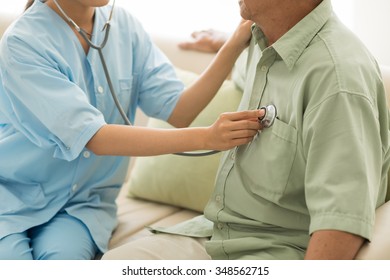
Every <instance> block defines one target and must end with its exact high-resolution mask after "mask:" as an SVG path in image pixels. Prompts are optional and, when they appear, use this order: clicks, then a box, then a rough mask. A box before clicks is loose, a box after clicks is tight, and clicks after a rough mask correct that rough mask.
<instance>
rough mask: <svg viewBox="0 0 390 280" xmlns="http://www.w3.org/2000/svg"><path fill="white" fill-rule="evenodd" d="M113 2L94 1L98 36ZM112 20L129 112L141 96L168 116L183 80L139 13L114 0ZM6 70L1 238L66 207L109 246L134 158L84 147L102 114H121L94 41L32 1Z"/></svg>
mask: <svg viewBox="0 0 390 280" xmlns="http://www.w3.org/2000/svg"><path fill="white" fill-rule="evenodd" d="M110 11H111V7H103V8H97V9H96V13H95V25H94V30H93V36H92V40H93V42H94V43H95V44H100V43H101V42H102V40H103V38H104V32H101V30H102V27H103V26H104V24H105V22H106V19H107V18H108V17H109V13H110ZM111 25H112V28H111V32H110V38H109V40H108V43H107V45H106V46H105V48H104V49H103V53H104V55H105V58H106V61H107V64H108V68H109V72H110V74H111V77H112V80H113V83H114V87H115V90H116V92H117V94H118V98H119V100H120V102H121V104H122V106H123V108H124V110H125V111H126V112H127V114H128V117H129V118H130V120H131V121H132V122H133V121H134V116H135V111H136V108H137V107H138V106H139V107H140V108H141V109H142V110H143V111H144V112H145V113H146V114H147V115H149V116H152V117H155V118H160V119H163V120H166V119H167V118H168V117H169V116H170V114H171V112H172V110H173V108H174V107H175V105H176V103H177V100H178V98H179V94H180V92H182V90H183V84H182V83H181V82H180V81H179V80H178V79H177V77H176V74H175V71H174V69H173V67H172V66H171V64H170V63H169V61H168V60H167V58H166V57H165V56H164V55H163V54H162V52H161V51H160V50H159V49H157V48H156V46H155V45H154V44H153V43H152V42H151V39H150V38H149V36H148V35H147V34H146V33H145V32H144V30H143V28H142V26H141V25H140V23H139V22H138V21H137V20H136V19H135V18H133V17H132V16H131V15H129V14H128V13H127V12H126V11H125V10H123V9H121V8H119V7H116V8H115V11H114V17H113V20H112V23H111ZM0 75H1V83H0V155H1V159H0V239H1V238H3V237H5V236H7V235H9V234H12V233H16V232H23V231H26V230H27V229H29V228H31V227H34V226H37V225H40V224H43V223H45V222H47V221H49V220H50V219H51V218H52V217H53V216H54V215H55V214H56V213H58V212H59V211H66V212H67V213H69V214H70V215H72V216H74V217H76V218H78V219H80V220H81V221H83V222H84V223H85V225H86V226H87V227H88V229H89V230H90V232H91V235H92V237H93V238H94V240H95V242H96V244H97V246H98V247H99V249H100V250H101V251H103V252H104V251H106V250H107V244H108V241H109V238H110V236H111V233H112V231H113V229H114V228H115V226H116V206H115V199H116V197H117V194H118V191H119V189H120V187H121V184H122V183H123V181H124V178H125V175H126V171H127V167H128V161H129V159H128V158H127V157H114V156H113V157H110V156H96V155H94V154H93V153H92V152H90V151H88V150H87V149H86V148H85V145H86V144H87V143H88V141H89V140H90V139H91V137H92V136H93V135H94V134H95V133H96V132H97V131H98V130H99V129H100V128H101V127H102V126H103V125H104V124H106V123H109V124H123V123H124V121H123V120H122V118H121V116H120V114H119V112H118V110H117V109H116V107H115V104H114V102H113V100H112V97H111V94H110V91H109V88H108V85H107V82H106V78H105V75H104V72H103V68H102V65H101V61H100V59H99V56H98V53H97V51H96V50H93V49H92V48H91V49H90V50H89V53H88V54H87V55H86V54H85V52H84V50H83V48H82V46H81V44H80V42H79V41H78V39H77V37H76V35H75V34H74V32H73V30H72V29H71V28H70V27H69V25H68V24H67V23H66V22H65V21H64V20H62V19H61V18H60V17H59V15H57V14H56V13H55V12H54V11H53V10H51V9H50V8H49V7H48V6H47V5H46V4H44V3H42V2H41V1H35V4H34V5H33V6H32V7H31V8H30V9H29V10H28V11H27V12H25V13H24V14H23V15H22V16H21V17H20V18H19V19H18V20H16V21H15V22H14V23H13V24H12V25H11V27H10V28H9V29H8V31H7V32H6V34H5V35H4V36H3V38H2V41H1V44H0ZM112 144H113V145H114V144H115V143H112Z"/></svg>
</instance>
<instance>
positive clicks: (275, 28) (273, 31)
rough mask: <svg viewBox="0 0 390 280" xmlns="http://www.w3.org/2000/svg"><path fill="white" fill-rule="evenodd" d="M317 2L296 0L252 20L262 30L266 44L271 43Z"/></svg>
mask: <svg viewBox="0 0 390 280" xmlns="http://www.w3.org/2000/svg"><path fill="white" fill-rule="evenodd" d="M319 3H320V2H318V1H296V3H294V4H286V5H285V6H282V7H280V6H279V7H277V8H275V11H274V12H272V13H268V14H267V16H264V15H263V16H262V17H261V18H259V19H254V22H256V24H257V25H258V26H259V27H260V28H261V30H262V31H263V32H264V35H265V37H266V38H267V40H268V45H272V44H273V43H275V42H276V41H277V40H279V39H280V38H281V37H282V36H283V35H284V34H286V33H287V32H288V31H289V30H290V29H291V28H293V27H294V26H295V25H296V24H297V23H298V22H300V21H301V20H302V19H303V18H304V17H306V16H307V15H308V14H309V13H310V12H311V11H313V10H314V9H315V8H316V7H317V6H318V4H319Z"/></svg>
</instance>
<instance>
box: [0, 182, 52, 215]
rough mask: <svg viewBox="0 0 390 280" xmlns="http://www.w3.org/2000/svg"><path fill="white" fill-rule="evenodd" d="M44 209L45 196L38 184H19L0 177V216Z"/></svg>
mask: <svg viewBox="0 0 390 280" xmlns="http://www.w3.org/2000/svg"><path fill="white" fill-rule="evenodd" d="M43 207H45V196H44V193H43V190H42V186H41V185H40V184H38V183H21V182H13V181H9V180H6V179H4V178H2V177H0V214H13V213H17V212H19V211H20V210H22V209H26V210H28V209H30V210H31V209H41V208H43Z"/></svg>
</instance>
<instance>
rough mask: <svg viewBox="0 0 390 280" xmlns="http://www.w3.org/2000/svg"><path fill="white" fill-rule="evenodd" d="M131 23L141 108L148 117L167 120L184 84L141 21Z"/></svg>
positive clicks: (135, 71) (131, 20)
mask: <svg viewBox="0 0 390 280" xmlns="http://www.w3.org/2000/svg"><path fill="white" fill-rule="evenodd" d="M129 20H130V22H129V26H130V27H129V29H132V30H133V32H134V33H133V36H132V37H133V41H132V43H131V45H132V47H133V50H132V51H133V53H134V65H133V67H134V75H135V80H136V85H135V86H136V89H137V92H138V94H139V100H138V105H139V107H140V108H141V109H142V110H143V111H144V112H145V113H146V114H147V115H148V116H151V117H155V118H158V119H162V120H167V119H168V118H169V116H170V115H171V113H172V111H173V109H174V108H175V106H176V104H177V101H178V100H179V98H180V94H181V93H182V92H183V90H184V84H183V83H182V82H181V81H180V80H179V79H178V78H177V75H176V72H175V69H174V67H173V66H172V63H171V62H170V61H169V60H168V58H167V57H166V56H165V54H164V53H163V52H162V51H161V50H160V49H159V48H158V47H157V46H156V45H155V44H154V42H153V41H152V39H151V38H150V36H149V34H147V33H146V32H145V30H144V29H143V27H142V25H141V24H140V23H139V21H138V20H137V19H135V18H133V17H131V16H130V19H129Z"/></svg>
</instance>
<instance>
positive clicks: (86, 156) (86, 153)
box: [83, 151, 91, 158]
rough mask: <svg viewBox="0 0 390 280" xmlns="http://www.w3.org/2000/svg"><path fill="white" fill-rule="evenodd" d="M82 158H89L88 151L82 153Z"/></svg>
mask: <svg viewBox="0 0 390 280" xmlns="http://www.w3.org/2000/svg"><path fill="white" fill-rule="evenodd" d="M83 156H84V157H85V158H89V157H90V156H91V153H90V152H88V151H85V152H84V153H83Z"/></svg>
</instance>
